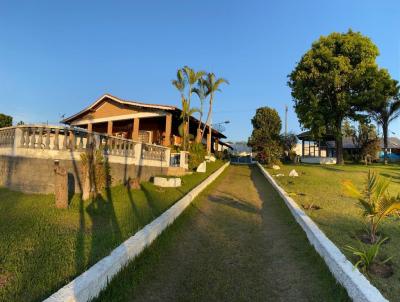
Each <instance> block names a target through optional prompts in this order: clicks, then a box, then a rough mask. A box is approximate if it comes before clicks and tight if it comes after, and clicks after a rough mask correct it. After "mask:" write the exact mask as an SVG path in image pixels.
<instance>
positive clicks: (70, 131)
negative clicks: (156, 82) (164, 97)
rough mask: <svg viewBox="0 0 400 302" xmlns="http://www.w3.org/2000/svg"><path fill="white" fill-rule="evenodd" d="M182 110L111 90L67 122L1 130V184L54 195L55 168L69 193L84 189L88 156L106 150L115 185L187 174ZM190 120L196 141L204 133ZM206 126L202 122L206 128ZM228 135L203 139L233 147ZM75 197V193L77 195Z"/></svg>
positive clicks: (216, 146)
mask: <svg viewBox="0 0 400 302" xmlns="http://www.w3.org/2000/svg"><path fill="white" fill-rule="evenodd" d="M180 116H181V110H180V109H179V108H177V107H174V106H168V105H155V104H147V103H140V102H133V101H126V100H122V99H120V98H117V97H115V96H112V95H109V94H105V95H103V96H102V97H100V98H99V99H97V100H96V101H95V102H93V103H92V104H91V105H89V106H88V107H86V108H84V109H83V110H81V111H80V112H78V113H76V114H74V115H72V116H70V117H67V118H65V119H64V120H62V121H61V122H62V123H63V124H65V125H63V126H60V125H47V124H32V125H17V126H13V127H6V128H0V171H1V172H2V173H0V186H5V187H8V188H10V189H13V190H18V191H22V192H27V193H46V194H47V193H53V192H54V173H55V172H54V167H55V165H56V166H57V167H62V168H63V169H65V172H66V174H67V175H68V189H69V192H71V194H72V193H79V192H82V188H83V187H82V183H83V180H82V173H81V169H82V155H83V154H85V153H87V152H93V151H100V152H101V154H103V155H104V157H105V158H106V162H107V165H108V167H109V169H108V171H107V173H110V177H111V179H112V180H113V184H118V183H122V184H126V183H127V182H128V181H129V180H130V179H139V180H149V179H150V178H151V177H153V176H155V175H160V174H165V175H182V174H184V173H186V171H187V169H188V166H189V156H188V152H186V151H180V152H179V153H178V152H176V150H174V148H171V147H173V146H174V145H180V143H181V142H182V138H181V137H180V135H179V130H178V128H179V125H180V124H181V118H180ZM199 123H200V122H199V120H197V119H196V118H194V117H191V119H190V129H189V130H190V134H191V135H192V136H191V137H192V139H194V137H196V135H197V134H198V132H199V133H201V132H200V131H198V126H199ZM202 127H204V124H203V123H201V124H200V129H202ZM223 138H225V135H223V134H222V133H220V132H219V131H217V130H215V129H212V131H211V133H208V130H207V135H206V136H205V138H204V139H203V142H202V143H203V144H205V145H206V146H207V149H208V150H209V151H210V152H214V151H222V150H224V149H225V148H227V147H229V145H227V144H226V143H224V142H222V141H221V139H223ZM71 196H72V195H71Z"/></svg>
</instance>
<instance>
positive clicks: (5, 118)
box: [0, 113, 13, 128]
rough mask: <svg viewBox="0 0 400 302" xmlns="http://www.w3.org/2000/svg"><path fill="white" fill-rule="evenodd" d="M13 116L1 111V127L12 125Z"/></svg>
mask: <svg viewBox="0 0 400 302" xmlns="http://www.w3.org/2000/svg"><path fill="white" fill-rule="evenodd" d="M12 121H13V118H12V117H11V116H9V115H6V114H3V113H0V128H3V127H10V126H12Z"/></svg>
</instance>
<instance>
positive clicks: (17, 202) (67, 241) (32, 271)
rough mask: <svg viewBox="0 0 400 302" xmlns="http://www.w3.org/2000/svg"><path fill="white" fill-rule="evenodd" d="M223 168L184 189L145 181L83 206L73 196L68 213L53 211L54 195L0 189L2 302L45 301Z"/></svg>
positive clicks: (191, 179)
mask: <svg viewBox="0 0 400 302" xmlns="http://www.w3.org/2000/svg"><path fill="white" fill-rule="evenodd" d="M222 164H223V163H222V162H220V161H217V162H215V163H209V164H207V172H206V173H203V174H199V173H194V174H192V175H186V176H184V177H183V178H182V182H183V184H182V186H181V187H180V188H157V187H155V186H154V185H153V184H152V183H150V182H144V183H142V189H141V190H130V191H129V190H127V189H126V188H125V187H124V186H116V187H113V188H112V189H111V190H110V192H109V193H108V194H104V195H105V197H104V199H103V198H97V199H96V200H93V201H87V202H83V201H82V200H81V199H80V198H79V196H74V197H73V198H72V201H71V205H70V207H69V209H67V210H59V209H56V208H55V206H54V196H53V195H38V194H23V193H18V192H13V191H10V190H8V189H5V188H0V301H41V300H43V299H44V298H46V297H47V296H49V295H50V294H52V293H53V292H54V291H56V290H58V289H59V288H60V287H62V286H63V285H65V284H67V283H68V282H69V281H71V280H72V279H73V278H74V277H76V276H77V275H79V274H80V273H82V272H83V271H85V270H86V269H87V268H89V267H90V266H92V265H93V264H94V263H96V262H97V261H98V260H100V259H101V258H103V257H105V256H107V255H108V254H109V253H110V252H111V251H112V250H113V249H114V248H115V247H117V246H118V245H119V244H120V243H121V242H122V241H124V240H125V239H127V238H128V237H130V236H132V235H133V234H134V233H135V232H137V231H138V230H139V229H141V228H142V227H143V226H145V225H146V224H147V223H149V222H150V221H152V220H153V219H154V218H155V217H157V216H159V215H160V214H161V213H162V212H164V211H165V210H166V209H168V208H169V207H170V206H171V205H173V204H174V203H175V202H176V201H177V200H178V199H180V198H181V197H182V196H183V195H185V194H186V193H187V192H188V191H190V190H191V189H192V188H193V187H195V186H196V185H197V184H199V183H200V182H201V181H202V180H204V179H205V178H206V177H207V176H209V175H210V174H211V173H212V172H214V171H215V170H216V169H218V168H219V167H221V166H222ZM107 196H108V197H107Z"/></svg>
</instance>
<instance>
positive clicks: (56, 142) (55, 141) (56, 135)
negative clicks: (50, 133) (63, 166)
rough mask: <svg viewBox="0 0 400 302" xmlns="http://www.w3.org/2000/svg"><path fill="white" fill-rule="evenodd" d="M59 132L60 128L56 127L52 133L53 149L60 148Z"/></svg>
mask: <svg viewBox="0 0 400 302" xmlns="http://www.w3.org/2000/svg"><path fill="white" fill-rule="evenodd" d="M59 134H60V129H59V128H56V131H55V134H54V148H53V149H54V150H59V149H60V143H59V141H58V139H59Z"/></svg>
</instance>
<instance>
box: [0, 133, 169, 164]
mask: <svg viewBox="0 0 400 302" xmlns="http://www.w3.org/2000/svg"><path fill="white" fill-rule="evenodd" d="M4 148H11V149H12V150H14V151H7V150H9V149H4ZM89 148H93V149H94V150H102V151H103V152H104V154H105V155H110V156H111V157H112V158H113V159H114V160H115V161H116V162H121V163H122V162H126V159H128V160H129V163H136V164H140V165H146V164H150V165H156V162H164V163H166V165H165V164H163V166H169V162H170V159H169V154H170V151H169V148H167V147H163V146H158V145H151V144H145V143H141V142H135V141H133V140H130V139H125V138H121V137H116V136H110V135H107V134H103V133H97V132H89V131H87V130H86V129H82V128H75V127H60V126H51V125H22V126H15V127H7V128H1V129H0V151H1V152H0V154H2V155H8V153H10V152H11V153H10V154H9V155H11V154H13V155H19V156H25V155H26V154H29V156H30V157H35V156H38V157H40V158H43V157H45V156H46V154H47V155H49V156H50V155H51V157H52V158H54V157H57V156H60V158H62V155H63V154H66V152H63V151H68V153H74V152H85V151H86V150H88V149H89ZM37 151H42V152H37ZM45 151H50V152H47V153H46V152H45ZM117 157H123V158H121V159H120V160H118V158H117ZM124 160H125V161H124ZM150 162H152V163H150Z"/></svg>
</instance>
